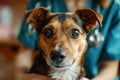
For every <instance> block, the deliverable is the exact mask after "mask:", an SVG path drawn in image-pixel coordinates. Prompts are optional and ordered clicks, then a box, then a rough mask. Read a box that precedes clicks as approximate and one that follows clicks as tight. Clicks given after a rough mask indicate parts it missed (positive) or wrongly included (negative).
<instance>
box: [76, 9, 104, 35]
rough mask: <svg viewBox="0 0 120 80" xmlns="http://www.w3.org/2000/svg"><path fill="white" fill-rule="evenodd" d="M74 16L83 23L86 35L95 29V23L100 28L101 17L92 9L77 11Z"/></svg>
mask: <svg viewBox="0 0 120 80" xmlns="http://www.w3.org/2000/svg"><path fill="white" fill-rule="evenodd" d="M76 14H77V15H78V17H79V18H80V19H81V20H82V21H83V22H84V23H85V28H84V29H85V31H86V32H87V33H88V32H89V31H90V30H92V29H93V28H95V27H96V26H97V23H99V25H100V26H102V23H101V22H102V18H103V17H102V15H101V14H99V13H97V12H95V11H93V10H92V9H79V10H77V11H76Z"/></svg>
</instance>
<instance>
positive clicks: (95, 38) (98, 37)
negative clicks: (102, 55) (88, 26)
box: [87, 29, 104, 46]
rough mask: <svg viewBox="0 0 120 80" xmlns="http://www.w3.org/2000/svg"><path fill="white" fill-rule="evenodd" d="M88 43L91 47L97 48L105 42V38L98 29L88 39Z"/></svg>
mask: <svg viewBox="0 0 120 80" xmlns="http://www.w3.org/2000/svg"><path fill="white" fill-rule="evenodd" d="M87 41H88V44H89V45H92V46H97V45H100V44H101V43H102V42H103V41H104V36H103V35H102V33H100V32H99V30H98V29H96V30H95V31H94V33H92V34H91V35H90V36H89V37H88V39H87Z"/></svg>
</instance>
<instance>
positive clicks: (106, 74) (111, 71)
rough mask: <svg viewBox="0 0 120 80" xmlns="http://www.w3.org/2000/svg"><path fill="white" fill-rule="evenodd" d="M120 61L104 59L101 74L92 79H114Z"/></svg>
mask: <svg viewBox="0 0 120 80" xmlns="http://www.w3.org/2000/svg"><path fill="white" fill-rule="evenodd" d="M118 65H119V61H104V62H103V63H102V64H101V66H102V68H101V69H100V72H99V74H98V75H97V76H96V77H94V78H93V79H92V80H114V79H115V77H116V75H117V73H118Z"/></svg>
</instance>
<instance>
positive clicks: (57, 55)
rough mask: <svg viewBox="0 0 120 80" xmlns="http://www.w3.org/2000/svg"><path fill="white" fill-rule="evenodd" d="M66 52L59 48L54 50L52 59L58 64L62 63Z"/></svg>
mask: <svg viewBox="0 0 120 80" xmlns="http://www.w3.org/2000/svg"><path fill="white" fill-rule="evenodd" d="M65 56H66V54H65V52H64V51H62V50H59V51H56V50H54V51H52V53H51V55H50V57H51V60H52V61H53V62H55V63H57V64H59V63H61V62H62V61H63V60H64V58H65Z"/></svg>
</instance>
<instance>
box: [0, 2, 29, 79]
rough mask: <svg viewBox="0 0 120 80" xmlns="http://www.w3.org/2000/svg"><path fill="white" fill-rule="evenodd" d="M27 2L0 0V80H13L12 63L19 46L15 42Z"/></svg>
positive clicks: (16, 41)
mask: <svg viewBox="0 0 120 80" xmlns="http://www.w3.org/2000/svg"><path fill="white" fill-rule="evenodd" d="M27 4H28V0H0V80H13V79H12V78H13V73H14V71H13V70H14V69H13V62H14V59H15V56H16V54H18V53H19V51H20V47H22V46H21V44H20V43H19V42H18V40H17V35H18V33H19V30H20V27H21V22H22V18H23V16H24V12H25V9H26V6H27Z"/></svg>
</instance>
